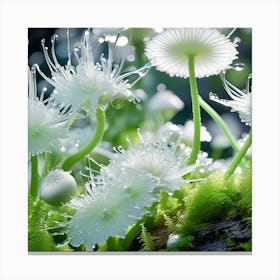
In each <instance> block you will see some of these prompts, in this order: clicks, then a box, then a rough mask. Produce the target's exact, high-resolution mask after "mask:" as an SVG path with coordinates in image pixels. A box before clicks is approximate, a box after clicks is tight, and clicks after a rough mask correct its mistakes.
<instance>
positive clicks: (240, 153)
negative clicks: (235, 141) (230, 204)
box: [225, 130, 252, 179]
mask: <svg viewBox="0 0 280 280" xmlns="http://www.w3.org/2000/svg"><path fill="white" fill-rule="evenodd" d="M251 144H252V130H251V131H250V133H249V136H248V139H247V140H246V142H245V144H244V145H243V146H242V148H241V149H240V150H239V151H238V153H236V154H235V156H234V158H233V160H232V162H231V164H230V166H229V168H228V169H227V171H226V173H225V177H226V179H227V178H229V177H230V176H231V175H232V174H233V172H234V170H235V169H236V168H237V166H238V165H239V164H240V162H241V160H242V159H243V157H244V156H245V155H246V153H247V151H248V149H249V148H250V146H251Z"/></svg>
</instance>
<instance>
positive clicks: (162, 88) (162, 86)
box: [157, 84, 166, 91]
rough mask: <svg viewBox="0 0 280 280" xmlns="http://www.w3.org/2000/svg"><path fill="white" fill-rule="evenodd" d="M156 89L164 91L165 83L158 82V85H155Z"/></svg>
mask: <svg viewBox="0 0 280 280" xmlns="http://www.w3.org/2000/svg"><path fill="white" fill-rule="evenodd" d="M157 90H158V91H165V90H166V86H165V84H159V85H158V86H157Z"/></svg>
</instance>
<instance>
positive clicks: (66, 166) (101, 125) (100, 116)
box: [61, 108, 105, 171]
mask: <svg viewBox="0 0 280 280" xmlns="http://www.w3.org/2000/svg"><path fill="white" fill-rule="evenodd" d="M96 123H97V126H96V131H95V134H94V136H93V138H92V140H91V141H90V142H89V144H88V145H87V146H86V147H84V148H83V149H82V150H80V151H79V152H77V153H76V154H74V155H71V156H69V157H68V158H67V159H65V161H64V162H63V163H62V167H61V168H62V169H63V170H65V171H68V170H70V168H71V167H72V166H73V165H74V164H75V163H77V162H78V161H80V160H81V159H82V158H84V157H85V156H86V155H88V154H89V153H90V152H91V151H92V150H93V149H94V148H95V147H96V146H97V144H98V143H99V142H100V141H101V140H102V138H103V135H104V130H105V111H104V110H103V109H102V108H97V110H96Z"/></svg>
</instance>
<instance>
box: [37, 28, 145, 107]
mask: <svg viewBox="0 0 280 280" xmlns="http://www.w3.org/2000/svg"><path fill="white" fill-rule="evenodd" d="M89 36H90V32H89V31H86V32H85V34H84V36H83V39H82V41H81V43H80V44H79V48H75V49H74V54H75V57H76V59H77V61H78V64H77V66H73V65H72V64H71V60H70V57H69V59H68V63H67V65H65V66H62V65H60V64H59V62H58V61H57V58H56V54H55V41H56V39H57V35H54V36H53V37H52V47H51V56H50V55H49V53H48V48H47V47H46V46H45V40H44V39H43V40H42V47H43V50H44V55H45V59H46V62H47V65H48V67H49V69H50V72H51V76H52V77H51V78H49V77H47V76H46V75H45V74H44V73H43V72H42V71H41V70H40V68H39V66H38V65H37V66H36V67H37V69H38V71H39V72H40V74H41V75H42V76H43V78H44V79H45V80H47V81H48V82H49V83H50V84H51V85H52V86H54V97H55V98H56V100H57V102H59V103H60V104H62V105H63V106H66V107H68V108H69V107H70V106H71V108H72V109H73V111H77V110H78V109H81V108H85V106H87V105H88V104H90V109H91V110H92V111H95V109H96V107H97V104H98V103H102V105H105V106H107V104H108V102H109V101H110V100H111V99H112V97H115V96H119V97H120V98H126V99H128V100H129V101H133V100H135V99H137V97H136V96H135V95H134V94H133V93H132V92H131V90H130V88H131V87H132V86H133V84H135V83H136V82H137V81H138V80H139V79H140V78H141V77H143V76H144V74H145V72H146V71H147V69H148V68H149V67H148V66H144V67H143V68H141V69H139V70H136V71H132V72H128V73H124V74H120V72H121V70H122V65H123V62H124V60H123V61H122V62H121V63H120V64H119V65H116V64H114V57H113V55H114V54H113V52H114V47H115V46H116V44H117V40H118V36H116V38H115V41H114V43H112V42H110V41H108V48H109V50H108V51H109V53H108V58H107V59H106V58H105V57H104V55H103V54H102V55H101V57H100V62H98V61H95V57H94V52H93V50H92V49H91V46H90V42H89ZM79 50H80V52H81V55H80V56H79V55H78V52H79ZM134 74H135V75H138V79H136V80H135V81H134V82H133V83H132V84H130V83H129V82H128V80H127V79H126V78H127V77H128V76H131V75H134ZM100 97H102V98H101V100H100Z"/></svg>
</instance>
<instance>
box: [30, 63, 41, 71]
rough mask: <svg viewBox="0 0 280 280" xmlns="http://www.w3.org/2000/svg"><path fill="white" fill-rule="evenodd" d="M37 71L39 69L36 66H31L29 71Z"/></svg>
mask: <svg viewBox="0 0 280 280" xmlns="http://www.w3.org/2000/svg"><path fill="white" fill-rule="evenodd" d="M37 69H39V65H38V64H33V65H32V66H31V71H36V70H37Z"/></svg>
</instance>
